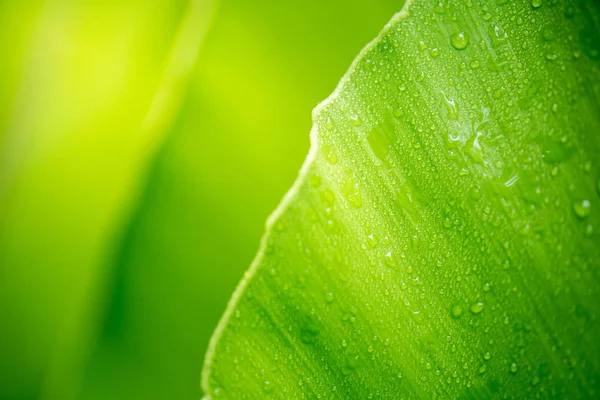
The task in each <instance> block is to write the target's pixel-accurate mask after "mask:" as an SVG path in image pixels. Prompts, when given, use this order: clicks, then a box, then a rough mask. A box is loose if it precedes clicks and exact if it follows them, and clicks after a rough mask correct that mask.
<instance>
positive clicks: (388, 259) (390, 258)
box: [383, 251, 396, 269]
mask: <svg viewBox="0 0 600 400" xmlns="http://www.w3.org/2000/svg"><path fill="white" fill-rule="evenodd" d="M383 261H384V262H385V265H387V266H388V267H390V268H392V269H394V268H396V261H395V260H394V255H393V254H392V252H391V251H388V252H387V253H385V255H384V256H383Z"/></svg>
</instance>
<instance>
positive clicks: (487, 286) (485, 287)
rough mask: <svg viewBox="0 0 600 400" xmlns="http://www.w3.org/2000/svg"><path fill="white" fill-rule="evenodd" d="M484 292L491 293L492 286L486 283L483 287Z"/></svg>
mask: <svg viewBox="0 0 600 400" xmlns="http://www.w3.org/2000/svg"><path fill="white" fill-rule="evenodd" d="M483 291H484V292H489V291H490V284H489V283H486V284H485V285H483Z"/></svg>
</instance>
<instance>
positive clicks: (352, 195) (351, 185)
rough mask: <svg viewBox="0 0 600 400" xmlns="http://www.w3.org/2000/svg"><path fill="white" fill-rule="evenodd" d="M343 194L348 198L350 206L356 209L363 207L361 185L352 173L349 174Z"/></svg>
mask: <svg viewBox="0 0 600 400" xmlns="http://www.w3.org/2000/svg"><path fill="white" fill-rule="evenodd" d="M341 189H342V193H343V194H344V196H345V197H346V200H347V201H348V204H350V205H351V206H352V207H354V208H361V207H362V205H363V202H362V195H361V193H360V185H359V183H358V181H357V180H356V179H355V178H354V176H353V175H352V173H351V172H349V173H348V177H347V179H346V181H344V183H343V185H342V188H341Z"/></svg>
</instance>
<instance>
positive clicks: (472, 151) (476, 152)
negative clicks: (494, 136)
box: [464, 132, 483, 164]
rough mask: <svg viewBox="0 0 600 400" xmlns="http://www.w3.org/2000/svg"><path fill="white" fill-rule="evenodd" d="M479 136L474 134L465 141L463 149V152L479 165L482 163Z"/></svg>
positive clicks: (477, 133) (479, 134) (476, 133)
mask: <svg viewBox="0 0 600 400" xmlns="http://www.w3.org/2000/svg"><path fill="white" fill-rule="evenodd" d="M481 135H482V134H481V132H475V134H474V135H472V136H471V137H470V138H469V139H468V140H467V141H466V143H465V147H464V151H465V152H466V153H467V154H468V155H469V157H471V159H472V160H473V161H475V162H476V163H479V164H481V163H483V151H482V149H481V144H480V143H479V138H480V137H481Z"/></svg>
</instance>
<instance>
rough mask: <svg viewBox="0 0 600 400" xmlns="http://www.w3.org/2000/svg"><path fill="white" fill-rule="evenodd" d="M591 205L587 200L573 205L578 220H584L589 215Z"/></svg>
mask: <svg viewBox="0 0 600 400" xmlns="http://www.w3.org/2000/svg"><path fill="white" fill-rule="evenodd" d="M590 208H591V204H590V202H589V200H581V201H576V202H575V203H573V210H574V211H575V214H576V215H577V216H578V217H579V218H586V217H588V216H589V215H590Z"/></svg>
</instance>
